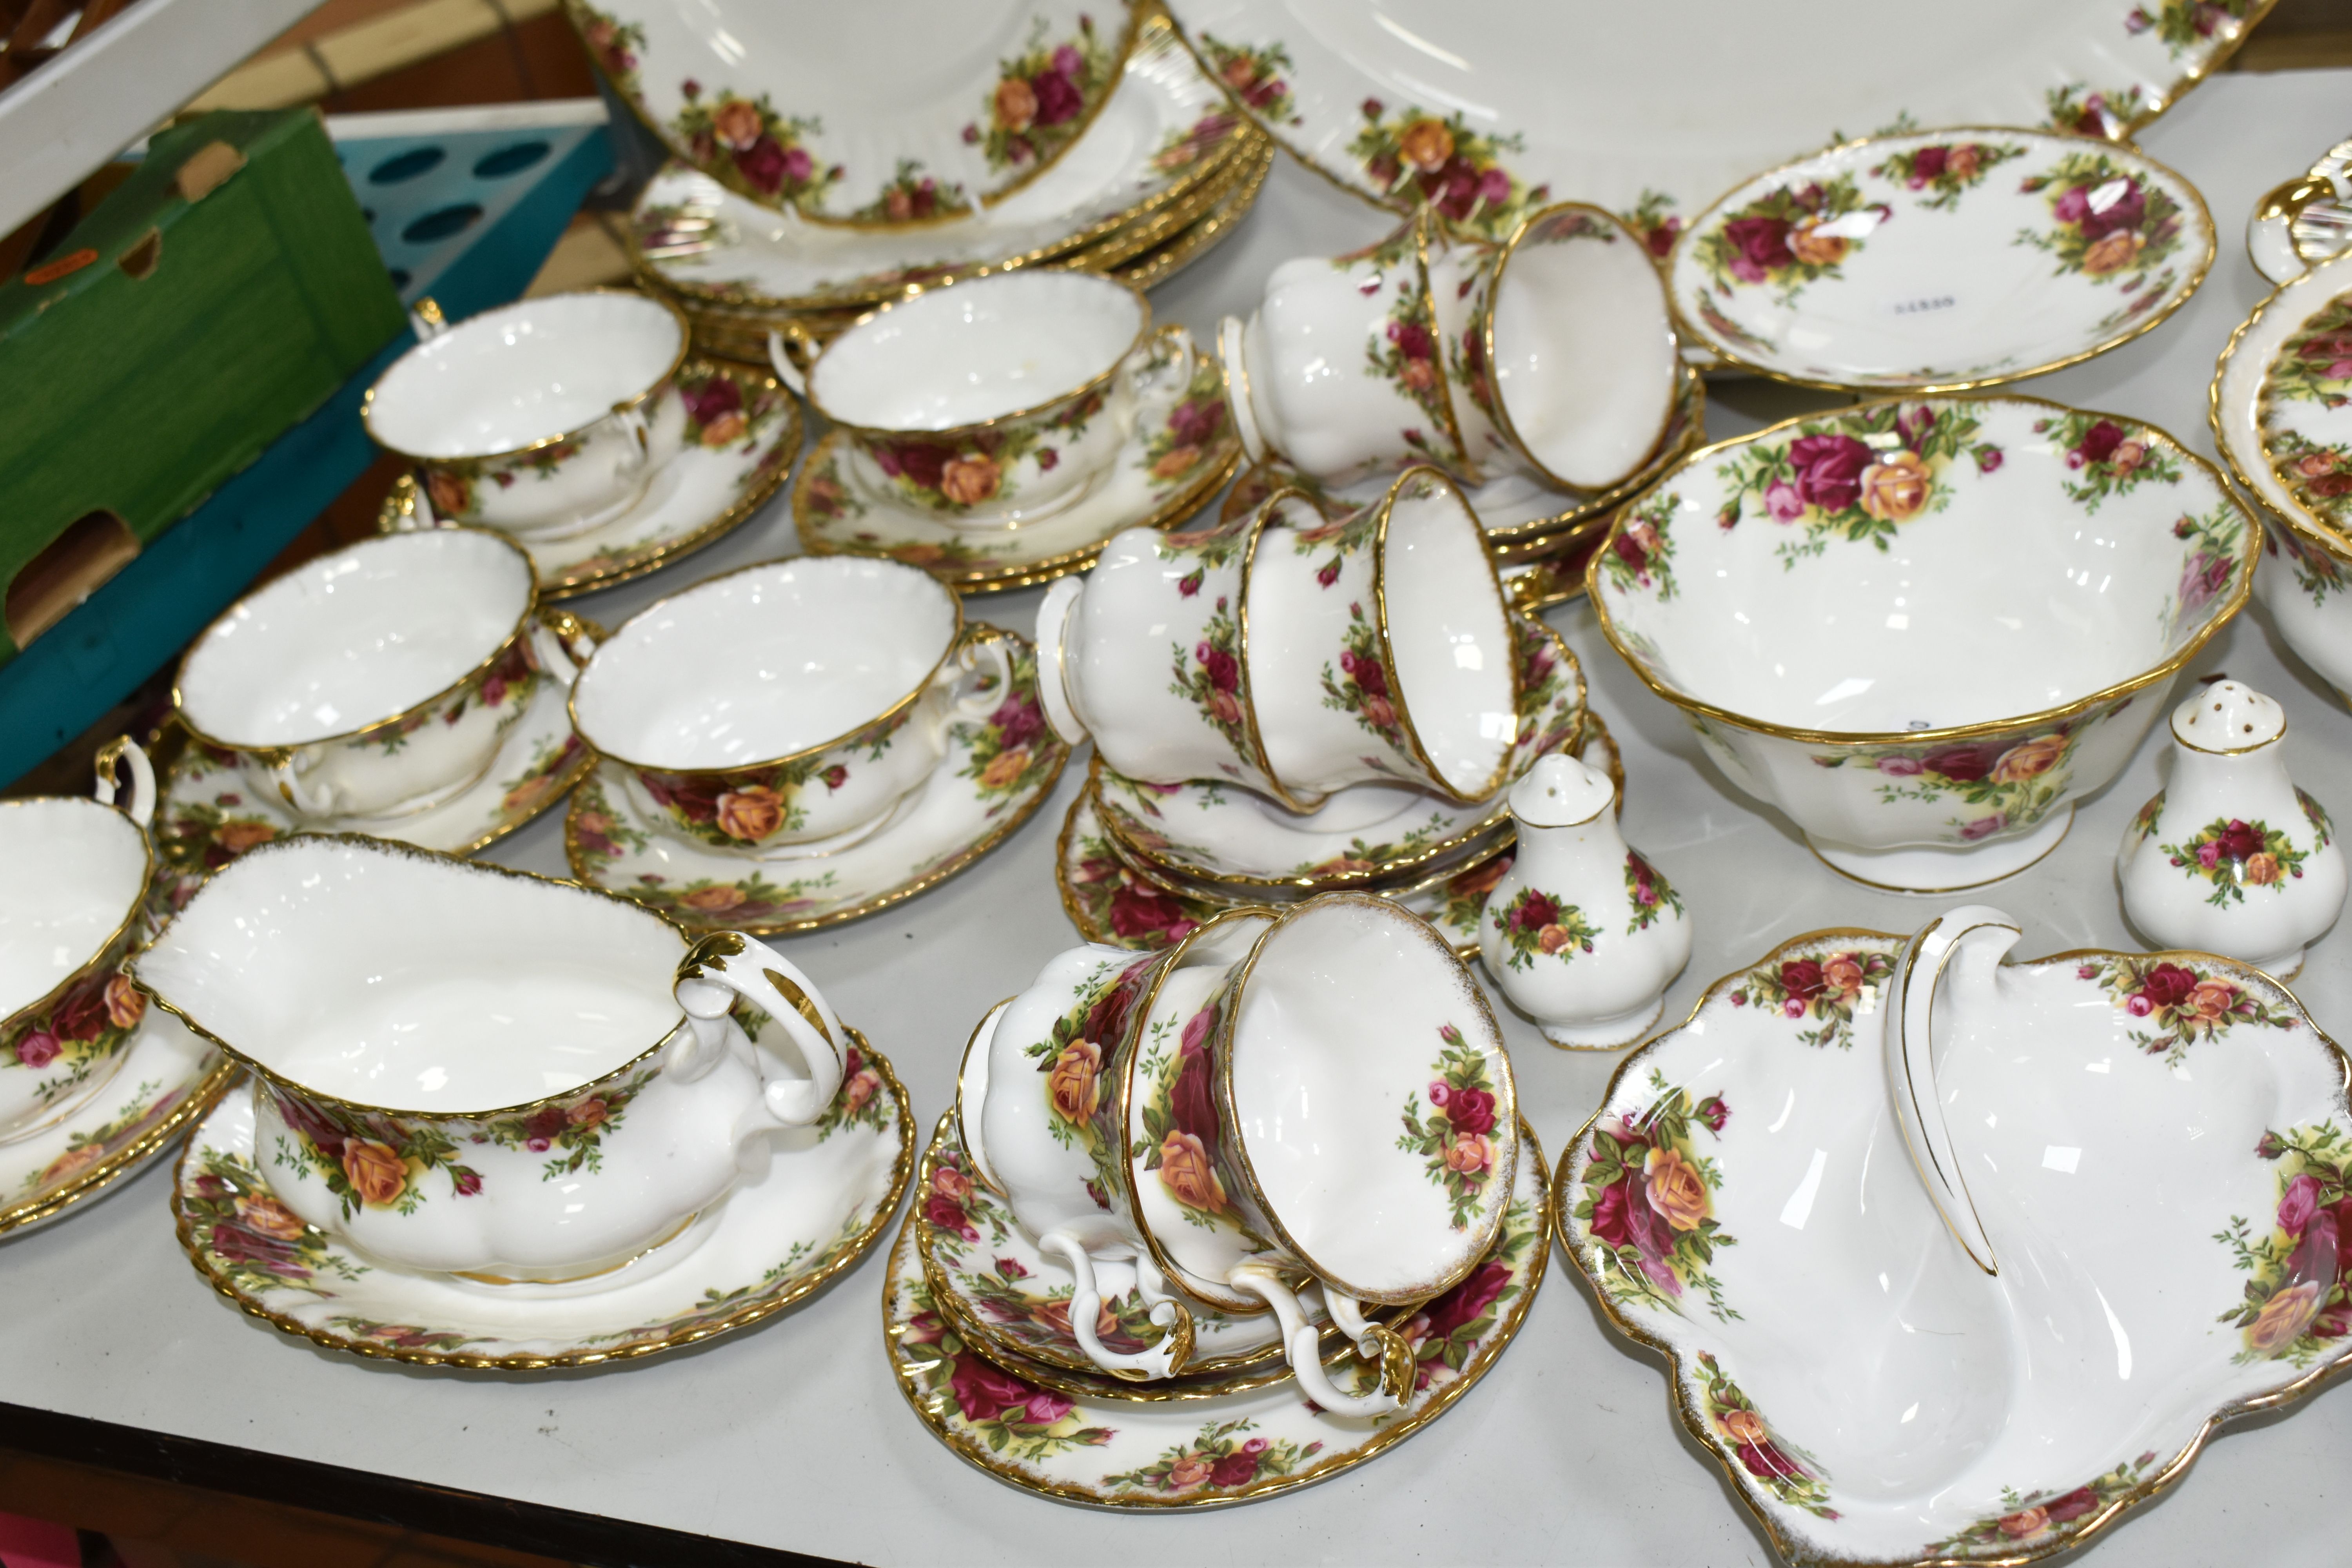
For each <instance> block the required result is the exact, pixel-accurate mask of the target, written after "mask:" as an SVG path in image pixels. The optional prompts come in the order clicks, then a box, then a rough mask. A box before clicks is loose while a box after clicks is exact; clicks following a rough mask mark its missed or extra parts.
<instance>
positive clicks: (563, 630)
mask: <svg viewBox="0 0 2352 1568" xmlns="http://www.w3.org/2000/svg"><path fill="white" fill-rule="evenodd" d="M539 620H540V624H541V626H545V627H547V628H548V630H550V631H551V632H553V633H554V634H555V635H556V636H557V637H559V638H562V640H563V641H564V642H565V643H566V644H567V645H569V643H570V642H571V641H572V638H574V637H588V638H590V639H592V640H593V641H596V642H602V641H604V638H605V637H608V636H610V635H611V634H610V633H608V632H606V631H605V629H604V626H601V625H599V624H598V623H597V622H595V621H592V620H590V619H589V618H588V617H587V616H582V615H575V614H573V613H572V612H571V611H569V610H559V609H555V608H553V607H552V606H551V605H541V607H540V612H539ZM564 652H565V654H566V655H567V656H568V655H569V654H570V653H571V648H570V647H569V646H567V647H565V649H564ZM179 722H180V721H179V717H178V715H176V714H172V713H167V714H165V715H164V716H163V725H162V726H161V727H162V728H163V729H166V730H170V729H177V728H179ZM565 726H566V732H567V733H570V732H571V731H570V721H569V720H568V719H567V720H566V721H565ZM182 733H183V735H185V731H182ZM573 738H574V739H577V738H578V737H577V736H576V735H575V736H574V737H573ZM595 762H596V753H595V752H593V751H591V750H589V748H588V743H587V742H585V741H582V742H580V751H579V753H578V754H577V755H576V756H574V757H573V758H572V761H571V762H569V763H565V764H564V766H563V767H562V770H561V771H560V772H558V773H556V775H555V779H556V782H555V784H553V785H551V787H549V788H548V789H546V790H544V791H542V792H541V795H540V799H539V803H538V804H537V805H533V806H532V807H531V808H530V810H528V811H525V812H522V813H520V814H519V815H517V816H510V817H509V818H507V819H506V820H504V821H502V822H500V823H499V825H498V826H496V827H493V828H491V829H490V830H489V831H488V832H487V833H484V834H482V835H481V836H479V837H476V838H471V839H468V840H467V841H466V842H465V843H464V844H461V845H458V846H457V847H455V848H451V849H444V850H436V851H435V853H436V854H444V855H451V856H455V857H457V858H459V859H465V858H469V857H472V856H475V855H478V854H480V853H481V852H482V851H483V850H485V849H488V847H490V846H491V845H493V844H496V843H497V842H498V841H499V839H501V838H504V837H507V836H508V835H509V834H510V833H512V832H514V831H515V830H516V829H517V828H520V827H524V826H529V825H530V824H531V823H533V822H536V821H538V820H539V819H540V818H541V817H542V816H546V815H547V814H548V813H549V812H550V811H552V810H553V809H554V808H555V805H556V803H557V802H559V801H561V800H562V798H563V797H564V796H565V795H569V794H570V793H571V792H572V786H573V785H574V784H578V783H579V782H580V781H581V779H582V778H583V776H585V775H586V773H587V772H588V770H589V769H590V768H591V767H593V766H594V765H595ZM194 765H195V764H194V763H193V762H192V761H190V759H189V754H188V749H187V747H186V746H184V745H183V746H180V747H179V748H177V752H176V754H175V755H174V756H173V758H172V760H171V761H170V762H169V763H167V764H165V766H164V768H163V776H162V779H161V782H159V783H158V784H157V785H156V789H155V803H156V809H157V811H158V812H161V811H162V809H163V803H164V802H166V801H168V800H170V799H171V798H172V791H173V789H174V788H176V787H177V785H178V784H179V780H180V775H181V774H182V773H184V772H186V771H187V770H188V769H190V768H192V767H194ZM420 847H421V846H420ZM211 876H212V873H211V872H209V871H207V872H203V873H201V874H199V875H198V876H197V877H196V879H195V880H196V881H197V882H198V883H200V884H201V883H202V882H205V881H207V880H209V879H211Z"/></svg>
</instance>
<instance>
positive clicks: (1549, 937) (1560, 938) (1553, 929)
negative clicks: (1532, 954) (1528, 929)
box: [1536, 925, 1574, 952]
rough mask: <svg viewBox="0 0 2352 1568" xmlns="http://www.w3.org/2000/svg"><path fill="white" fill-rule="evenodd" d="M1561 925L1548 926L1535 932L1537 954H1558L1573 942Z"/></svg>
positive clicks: (1566, 929)
mask: <svg viewBox="0 0 2352 1568" xmlns="http://www.w3.org/2000/svg"><path fill="white" fill-rule="evenodd" d="M1573 940H1574V939H1573V938H1571V937H1570V935H1569V934H1568V928H1567V927H1566V926H1563V925H1549V926H1545V927H1544V928H1543V929H1541V930H1540V931H1537V932H1536V949H1537V951H1538V952H1559V950H1560V949H1561V948H1563V947H1566V946H1567V945H1568V944H1569V943H1570V942H1571V941H1573Z"/></svg>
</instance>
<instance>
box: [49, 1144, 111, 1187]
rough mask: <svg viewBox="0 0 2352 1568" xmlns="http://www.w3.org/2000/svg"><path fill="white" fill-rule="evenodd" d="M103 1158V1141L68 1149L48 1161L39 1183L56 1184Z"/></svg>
mask: <svg viewBox="0 0 2352 1568" xmlns="http://www.w3.org/2000/svg"><path fill="white" fill-rule="evenodd" d="M104 1158H106V1145H105V1144H103V1143H84V1144H83V1145H81V1146H80V1147H79V1148H78V1149H68V1150H67V1151H66V1152H64V1153H62V1154H60V1155H58V1157H57V1158H56V1159H54V1160H52V1161H50V1162H49V1163H48V1166H47V1169H45V1170H43V1171H42V1172H41V1179H40V1184H41V1185H42V1186H44V1187H55V1186H58V1185H59V1184H62V1183H65V1182H68V1181H70V1180H72V1179H73V1178H74V1177H76V1176H79V1175H80V1174H81V1173H83V1172H84V1171H87V1170H89V1168H90V1167H91V1166H92V1165H95V1164H97V1163H99V1162H100V1160H103V1159H104Z"/></svg>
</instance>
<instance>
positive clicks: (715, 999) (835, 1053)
mask: <svg viewBox="0 0 2352 1568" xmlns="http://www.w3.org/2000/svg"><path fill="white" fill-rule="evenodd" d="M674 991H675V994H676V995H677V1004H678V1005H679V1006H680V1007H683V1008H684V1009H686V1016H687V1021H688V1023H689V1024H691V1025H692V1026H693V1029H694V1038H695V1047H696V1049H695V1056H696V1057H698V1058H702V1059H703V1060H704V1061H706V1062H709V1061H716V1060H717V1059H718V1058H719V1054H720V1053H721V1052H723V1051H724V1050H725V1049H726V1048H727V1010H728V1008H729V1007H730V1006H731V1005H733V1003H734V1000H735V998H736V997H738V996H740V997H742V998H743V1000H745V1001H746V1002H749V1003H750V1004H751V1005H752V1006H754V1007H757V1008H758V1009H760V1011H761V1012H762V1013H765V1014H766V1015H768V1016H769V1017H771V1018H773V1019H774V1020H775V1021H776V1022H777V1023H779V1024H781V1025H782V1026H783V1028H784V1033H786V1034H788V1035H790V1036H791V1037H793V1044H794V1045H796V1046H798V1047H800V1048H801V1056H802V1058H803V1060H805V1061H806V1062H807V1063H808V1068H809V1076H808V1077H806V1078H804V1079H776V1078H771V1077H769V1076H768V1073H767V1072H766V1070H765V1069H764V1068H762V1069H761V1074H760V1079H761V1104H762V1105H763V1107H764V1108H765V1110H766V1111H767V1113H768V1115H769V1117H770V1118H771V1119H772V1120H773V1121H775V1122H776V1123H777V1124H778V1125H780V1126H783V1127H803V1126H806V1125H807V1124H808V1123H810V1122H812V1121H815V1120H816V1119H817V1118H818V1117H820V1116H823V1115H824V1112H825V1108H826V1107H828V1106H830V1105H831V1104H832V1103H833V1097H834V1095H835V1093H836V1092H838V1091H839V1089H840V1088H841V1075H842V1071H843V1068H844V1065H845V1064H844V1063H843V1060H842V1050H841V1044H840V1042H841V1041H842V1039H843V1038H844V1037H845V1031H844V1030H843V1028H842V1026H841V1020H840V1019H839V1018H837V1017H835V1016H834V1011H833V1008H832V1006H831V1005H829V1004H828V1003H827V1002H826V1001H825V999H824V994H823V993H822V992H820V991H818V990H817V988H816V983H815V982H814V981H812V980H811V979H810V978H809V977H808V976H807V975H805V974H803V973H801V972H800V970H799V969H798V968H797V967H795V966H794V965H793V963H792V962H791V961H790V960H789V959H787V958H785V957H784V955H783V954H782V953H780V952H777V951H776V950H775V949H774V948H772V947H770V946H769V945H768V944H767V943H766V942H761V941H760V940H759V939H757V938H756V937H750V936H746V935H744V934H743V933H742V932H740V931H714V932H712V933H711V934H710V935H709V936H706V937H704V938H703V939H702V940H701V941H700V942H696V943H695V944H694V946H693V947H692V948H691V949H690V950H688V952H687V955H686V957H685V959H684V960H683V961H682V962H681V963H679V964H678V966H677V984H676V985H675V987H674ZM687 1070H688V1073H689V1074H690V1075H692V1076H695V1077H699V1076H700V1073H701V1071H704V1070H708V1068H701V1069H697V1068H695V1067H694V1066H693V1065H692V1064H691V1061H689V1063H688V1065H687Z"/></svg>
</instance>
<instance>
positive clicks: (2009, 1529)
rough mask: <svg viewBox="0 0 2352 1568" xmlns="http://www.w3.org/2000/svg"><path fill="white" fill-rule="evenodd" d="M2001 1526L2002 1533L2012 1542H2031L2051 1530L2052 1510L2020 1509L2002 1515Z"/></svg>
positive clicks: (2038, 1508) (2037, 1508)
mask: <svg viewBox="0 0 2352 1568" xmlns="http://www.w3.org/2000/svg"><path fill="white" fill-rule="evenodd" d="M2049 1528H2050V1510H2048V1509H2046V1508H2040V1507H2035V1508H2028V1509H2020V1510H2018V1511H2017V1512H2015V1513H2005V1514H2003V1515H2001V1517H2000V1532H2001V1533H2002V1534H2003V1535H2006V1536H2008V1537H2009V1538H2010V1539H2011V1541H2031V1540H2032V1539H2033V1538H2034V1537H2035V1536H2037V1535H2039V1534H2041V1533H2042V1531H2045V1530H2047V1529H2049Z"/></svg>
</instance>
